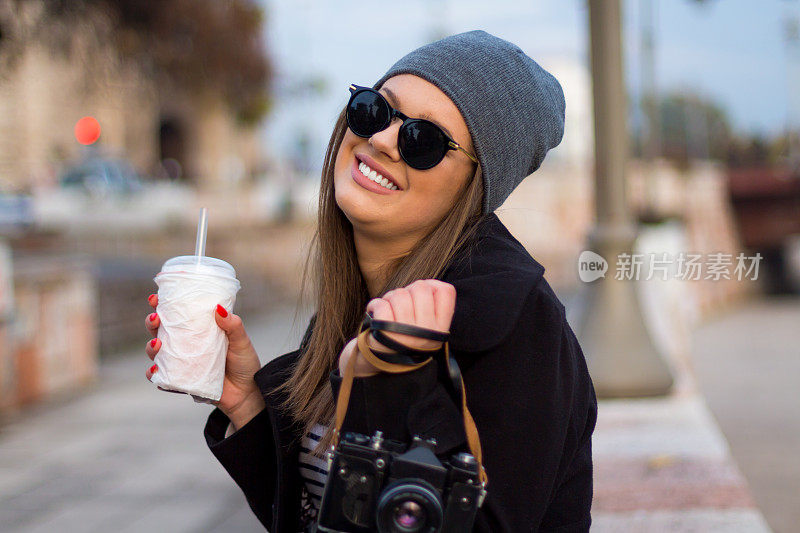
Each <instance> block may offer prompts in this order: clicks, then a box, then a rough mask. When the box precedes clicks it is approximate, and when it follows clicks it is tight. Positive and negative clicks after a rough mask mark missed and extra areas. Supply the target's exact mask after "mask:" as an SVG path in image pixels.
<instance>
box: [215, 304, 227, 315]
mask: <svg viewBox="0 0 800 533" xmlns="http://www.w3.org/2000/svg"><path fill="white" fill-rule="evenodd" d="M217 313H219V316H221V317H222V318H225V317H227V316H228V312H227V311H226V310H225V308H224V307H222V306H221V305H219V304H217Z"/></svg>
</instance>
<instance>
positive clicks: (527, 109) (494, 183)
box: [373, 30, 565, 214]
mask: <svg viewBox="0 0 800 533" xmlns="http://www.w3.org/2000/svg"><path fill="white" fill-rule="evenodd" d="M398 74H413V75H415V76H419V77H420V78H423V79H425V80H427V81H429V82H431V83H433V84H434V85H436V86H437V87H438V88H439V89H441V90H442V92H444V93H445V94H446V95H447V96H448V97H449V98H450V100H452V101H453V103H455V105H456V107H458V109H459V111H460V112H461V115H462V116H463V117H464V122H466V124H467V129H468V130H469V133H470V136H471V137H472V144H473V146H474V147H475V155H476V156H477V158H478V161H479V162H480V165H481V170H482V172H483V188H484V200H483V213H484V214H485V213H491V212H493V211H494V210H495V209H497V208H498V207H499V206H500V205H501V204H502V203H503V202H504V201H505V199H506V198H508V195H509V194H511V192H512V191H513V190H514V189H515V188H516V187H517V185H519V184H520V182H521V181H522V180H523V179H524V178H525V177H526V176H528V175H529V174H530V173H532V172H533V171H535V170H536V169H537V168H539V165H541V164H542V160H543V159H544V156H545V154H546V153H547V151H548V150H550V149H551V148H553V147H555V146H557V145H558V143H560V142H561V138H562V137H563V135H564V105H565V104H564V93H563V91H562V90H561V85H560V84H559V83H558V81H557V80H556V79H555V78H554V77H553V76H552V75H551V74H550V73H549V72H547V71H546V70H544V69H543V68H542V67H540V66H539V64H538V63H536V61H534V60H533V59H531V58H530V57H528V56H527V55H525V53H524V52H523V51H522V50H521V49H520V48H519V47H518V46H517V45H515V44H513V43H510V42H508V41H506V40H504V39H500V38H499V37H495V36H494V35H492V34H490V33H486V32H485V31H483V30H472V31H468V32H464V33H458V34H455V35H450V36H449V37H445V38H443V39H439V40H438V41H434V42H432V43H429V44H426V45H423V46H421V47H419V48H417V49H416V50H414V51H412V52H410V53H408V54H406V55H405V56H403V57H402V58H400V60H398V61H397V62H396V63H395V64H394V65H392V66H391V67H390V68H389V70H388V71H387V72H386V74H384V75H383V77H381V79H379V80H378V81H377V82H376V83H375V85H374V86H373V88H374V89H380V87H381V86H382V85H383V83H384V82H385V81H386V80H387V79H389V78H390V77H392V76H396V75H398Z"/></svg>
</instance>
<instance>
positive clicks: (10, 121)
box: [0, 0, 260, 191]
mask: <svg viewBox="0 0 800 533" xmlns="http://www.w3.org/2000/svg"><path fill="white" fill-rule="evenodd" d="M45 3H46V2H45V1H44V0H28V1H25V2H19V1H14V0H0V35H2V37H0V61H2V63H1V64H0V183H1V184H2V189H6V190H11V191H30V190H34V189H36V188H40V187H41V188H47V187H50V186H52V185H53V184H54V183H55V180H56V178H57V174H58V171H59V169H60V168H61V167H62V166H63V165H64V164H65V163H66V162H68V161H70V160H73V159H75V158H76V157H78V156H79V155H80V152H81V149H82V148H83V147H82V145H80V144H79V143H78V142H77V141H76V139H75V137H74V126H75V123H76V122H77V121H78V119H80V118H81V117H83V116H86V115H91V116H93V117H95V118H96V119H97V120H98V121H99V123H100V125H101V128H102V133H101V136H100V139H99V141H98V144H99V146H101V147H103V148H104V149H106V150H108V151H110V152H113V153H117V154H119V155H123V156H125V157H127V158H128V159H130V160H131V161H132V162H133V164H134V166H135V167H136V168H137V170H138V171H139V172H141V173H143V174H146V175H151V176H160V177H171V178H177V179H181V180H185V181H188V182H189V183H192V184H195V185H197V186H198V187H199V188H201V189H214V188H216V186H217V185H219V184H220V183H221V182H222V183H226V184H227V183H229V182H238V181H240V180H242V179H244V178H246V177H247V176H248V175H249V174H250V173H252V171H253V169H254V168H255V167H256V166H257V165H258V164H259V158H260V150H259V146H258V139H257V136H256V131H255V129H254V128H251V127H245V126H242V125H240V124H239V123H238V122H237V121H236V119H235V117H234V116H233V114H232V113H231V112H230V111H228V109H227V108H226V106H225V105H224V102H223V101H222V99H221V97H217V96H214V95H209V94H205V95H199V94H187V93H186V92H185V91H181V90H178V89H176V88H174V87H169V86H164V85H156V82H155V81H153V80H152V79H151V78H150V77H148V75H147V74H146V73H145V72H143V70H142V69H141V67H140V66H138V65H136V64H133V63H132V62H130V61H123V60H122V59H121V58H120V56H119V54H118V53H117V50H116V49H115V48H114V47H113V46H111V44H110V43H106V42H102V41H100V40H99V39H100V37H98V36H99V35H103V34H104V32H103V31H98V29H99V28H101V27H103V25H106V26H108V25H109V24H110V22H109V18H108V17H104V16H103V13H102V12H98V13H97V14H96V16H90V17H88V18H86V19H85V20H82V21H81V22H78V23H77V24H78V25H77V27H74V28H68V32H67V33H68V34H69V41H68V42H58V40H57V39H53V38H52V36H50V35H49V34H48V32H47V31H43V28H44V29H45V30H46V28H47V25H48V24H58V23H59V21H55V20H54V21H47V20H43V17H44V16H45V10H44V5H45ZM106 29H108V28H107V27H106ZM62 33H63V32H62ZM165 160H170V161H169V163H167V164H166V165H165V166H164V167H162V166H161V163H162V162H163V161H165ZM176 162H177V165H176V164H175V163H176Z"/></svg>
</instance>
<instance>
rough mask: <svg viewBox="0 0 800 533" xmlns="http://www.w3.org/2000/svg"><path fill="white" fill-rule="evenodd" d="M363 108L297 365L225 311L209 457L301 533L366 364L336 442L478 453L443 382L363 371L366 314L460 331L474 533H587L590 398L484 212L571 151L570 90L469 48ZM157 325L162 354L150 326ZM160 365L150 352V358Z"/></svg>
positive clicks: (468, 41) (326, 179)
mask: <svg viewBox="0 0 800 533" xmlns="http://www.w3.org/2000/svg"><path fill="white" fill-rule="evenodd" d="M371 89H372V90H370V88H368V87H361V86H356V85H351V87H350V93H351V94H350V102H349V103H348V107H347V108H346V109H345V110H343V111H342V113H341V115H340V116H339V118H338V121H337V122H336V125H335V127H334V131H333V135H332V137H331V140H330V143H329V145H328V150H327V153H326V156H325V164H324V167H323V171H322V181H321V187H320V200H319V212H318V226H317V231H316V233H315V236H314V243H315V245H316V248H315V250H316V253H315V255H314V259H315V263H314V265H315V270H314V282H315V284H316V296H317V312H316V314H315V315H314V317H313V318H312V319H311V322H310V324H309V326H308V328H307V329H306V332H305V335H304V337H303V340H302V342H301V344H300V347H299V349H298V350H295V351H293V352H290V353H287V354H284V355H282V356H280V357H278V358H277V359H274V360H272V361H271V362H270V363H268V364H267V365H265V366H264V367H263V368H261V369H259V366H260V363H259V360H258V357H257V355H256V352H255V349H254V348H253V346H252V343H251V342H250V339H249V337H248V336H247V333H246V332H245V329H244V327H243V325H242V323H241V319H240V318H239V317H238V316H237V315H235V314H230V313H228V312H227V310H225V309H223V308H221V307H220V306H218V307H217V311H216V314H215V316H216V320H217V324H218V325H219V327H220V328H222V329H223V330H224V331H225V332H226V334H227V336H228V339H229V351H228V355H227V364H226V377H225V384H224V389H223V395H222V398H221V399H220V401H219V402H218V404H217V408H216V409H215V410H214V411H213V412H212V413H211V415H210V416H209V419H208V423H207V424H206V428H205V437H206V440H207V442H208V445H209V447H210V449H211V451H212V452H213V453H214V455H215V456H216V457H217V459H219V461H220V462H221V463H222V465H223V466H224V467H225V468H226V470H227V471H228V472H229V473H230V475H231V476H232V477H233V479H234V480H235V482H236V483H237V484H238V485H239V486H240V487H241V489H242V490H243V492H244V494H245V496H246V498H247V501H248V503H249V504H250V507H251V508H252V509H253V511H254V512H255V514H256V516H257V517H258V518H259V520H260V521H261V522H262V523H263V524H264V526H266V527H267V528H269V530H271V531H277V532H292V533H294V532H296V531H301V530H303V528H304V527H307V524H310V523H311V522H312V521H313V516H314V513H315V510H316V507H317V506H318V505H319V495H320V494H321V490H322V489H321V487H322V486H323V485H324V481H325V479H326V475H327V472H326V467H327V464H326V462H325V461H324V452H325V451H326V450H327V449H328V447H329V445H330V444H331V442H332V432H331V428H332V425H333V424H332V422H333V417H334V408H335V403H336V402H335V398H336V394H337V393H338V390H339V387H340V385H341V382H342V378H341V375H342V373H341V372H340V369H342V370H343V369H344V368H345V365H346V364H347V362H349V361H350V358H352V357H355V358H356V359H355V363H354V364H355V368H356V374H355V375H356V378H355V379H354V382H353V386H352V391H351V394H350V403H349V408H348V411H347V416H346V418H345V421H344V424H343V426H342V429H343V430H352V431H357V432H360V433H365V434H370V435H371V434H373V433H374V431H375V430H381V431H382V432H383V433H384V436H385V437H387V438H393V439H396V440H404V441H406V442H408V441H409V440H410V437H411V436H413V435H419V436H420V437H422V438H435V439H436V447H435V452H436V454H437V455H438V456H439V457H441V458H447V457H449V456H450V454H452V453H453V452H455V451H463V450H467V448H466V446H465V440H466V439H465V430H464V418H463V417H462V412H461V410H460V406H459V405H458V404H457V403H456V402H455V401H454V400H453V399H452V397H451V395H450V394H449V393H448V392H447V389H446V388H445V387H444V385H443V383H442V382H441V381H440V380H438V379H437V366H436V365H433V364H428V365H425V366H423V367H422V368H420V369H416V370H413V371H410V372H405V373H401V374H389V373H384V372H380V371H379V370H378V369H377V368H375V367H373V366H372V365H370V364H369V362H368V360H367V359H366V358H364V356H363V354H361V353H360V352H359V350H358V349H357V346H356V343H355V340H356V339H355V337H356V335H357V333H358V331H359V325H360V323H361V320H362V318H363V317H364V312H365V310H366V311H369V312H371V313H372V314H373V316H374V318H376V319H381V320H389V321H397V322H401V323H406V324H412V325H416V326H420V327H423V328H428V329H434V330H438V331H450V337H449V348H450V354H451V357H452V358H454V359H455V360H456V361H457V362H458V364H459V366H460V368H461V371H462V374H463V380H464V385H465V389H466V398H467V404H468V408H469V410H470V412H471V413H472V416H473V418H474V421H475V425H476V426H477V429H478V433H479V436H480V442H481V447H482V449H483V463H484V466H485V469H486V474H487V476H488V485H487V490H488V495H487V497H486V499H485V501H484V502H483V505H482V506H481V507H480V509H479V510H478V514H477V517H476V519H475V526H474V531H485V532H489V531H492V532H498V531H508V532H519V531H546V530H559V531H586V530H588V528H589V524H590V522H591V518H590V507H591V499H592V458H591V435H592V432H593V430H594V425H595V420H596V414H597V403H596V399H595V394H594V389H593V386H592V382H591V379H590V377H589V374H588V371H587V368H586V363H585V360H584V356H583V353H582V352H581V349H580V346H579V345H578V342H577V340H576V338H575V335H574V334H573V332H572V329H571V328H570V326H569V324H568V323H567V321H566V319H565V316H564V307H563V305H562V304H561V302H560V301H559V300H558V298H557V297H556V295H555V294H554V293H553V291H552V289H551V288H550V286H549V284H548V283H547V281H546V280H545V279H544V277H543V273H544V268H543V267H542V266H541V265H540V264H539V263H537V262H536V261H535V260H534V259H533V258H532V257H531V256H530V255H529V254H528V253H527V252H526V251H525V249H524V247H523V246H522V245H521V244H520V243H519V242H518V241H517V240H516V239H515V238H514V237H513V236H512V235H511V234H510V233H509V232H508V231H507V229H506V228H505V227H504V226H503V224H502V223H501V222H500V221H499V219H498V218H497V216H496V215H495V214H494V213H493V212H494V210H495V209H496V208H497V207H498V206H499V205H501V204H502V203H503V201H504V200H505V198H506V197H507V196H508V195H509V194H510V193H511V191H512V190H513V189H514V188H515V187H516V186H517V185H518V184H519V183H520V182H521V181H522V179H523V178H524V177H525V176H527V175H529V174H530V173H532V172H533V171H535V170H536V169H537V168H538V167H539V165H540V164H541V162H542V160H543V158H544V156H545V154H546V153H547V151H548V150H549V149H550V148H552V147H554V146H556V145H557V144H558V143H559V142H560V141H561V137H562V135H563V125H564V98H563V93H562V91H561V87H560V85H559V84H558V82H557V81H556V80H555V78H553V77H552V76H551V75H550V74H549V73H547V72H546V71H545V70H544V69H542V68H541V67H540V66H539V65H538V64H537V63H535V62H534V61H533V60H532V59H531V58H529V57H527V56H526V55H525V54H524V53H523V52H522V50H520V49H519V48H518V47H517V46H515V45H513V44H512V43H509V42H507V41H505V40H503V39H499V38H497V37H495V36H493V35H490V34H488V33H486V32H483V31H479V30H475V31H470V32H465V33H461V34H457V35H452V36H450V37H446V38H444V39H441V40H439V41H435V42H433V43H430V44H428V45H425V46H422V47H420V48H418V49H417V50H414V51H413V52H411V53H409V54H408V55H406V56H404V57H403V58H401V59H400V60H399V61H398V62H397V63H395V64H394V65H393V66H392V67H391V68H390V69H389V71H387V72H386V74H384V76H383V77H382V78H381V79H380V80H379V81H378V82H377V83H376V84H375V85H374V86H373V87H372V88H371ZM376 89H377V91H376ZM417 119H425V120H423V121H420V120H417ZM304 282H305V277H304ZM150 304H151V305H152V306H153V307H155V306H156V304H157V297H156V296H155V295H151V297H150ZM146 320H147V327H148V328H149V329H150V330H151V332H152V333H153V335H154V336H155V334H156V332H157V328H158V325H159V321H158V317H157V315H156V314H155V313H153V314H151V315H150V316H149V317H148V318H147V319H146ZM386 335H387V336H388V337H390V339H392V340H395V341H397V342H400V343H403V344H405V345H407V346H409V347H411V348H420V349H430V348H435V347H436V343H435V342H433V341H430V340H423V339H419V338H416V337H411V336H408V335H402V334H397V333H387V334H386ZM348 339H350V340H349V342H348ZM439 345H441V343H439ZM369 346H370V348H375V349H377V350H382V351H389V350H388V348H387V347H385V346H383V345H381V344H380V343H378V342H377V341H376V340H375V339H374V338H372V337H370V338H369ZM159 348H160V341H158V340H157V339H154V340H153V341H151V344H148V346H147V348H146V351H147V354H148V356H150V358H151V359H152V358H153V357H154V356H155V353H156V352H157V351H158V349H159ZM157 371H158V369H157V368H156V367H155V366H153V367H151V368H150V369H148V370H147V372H146V375H147V377H148V379H149V378H150V377H151V376H152V373H153V372H157Z"/></svg>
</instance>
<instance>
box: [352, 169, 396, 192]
mask: <svg viewBox="0 0 800 533" xmlns="http://www.w3.org/2000/svg"><path fill="white" fill-rule="evenodd" d="M358 170H360V171H361V173H362V174H363V175H364V176H366V177H367V178H368V179H370V180H372V181H374V182H375V183H377V184H378V185H381V186H383V187H386V188H387V189H389V190H392V191H396V190H397V185H395V184H394V183H392V182H391V181H389V179H388V178H384V177H383V176H381V175H380V174H378V173H377V172H375V171H374V170H372V169H371V168H369V167H368V166H367V165H366V163H363V162H359V164H358Z"/></svg>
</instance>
